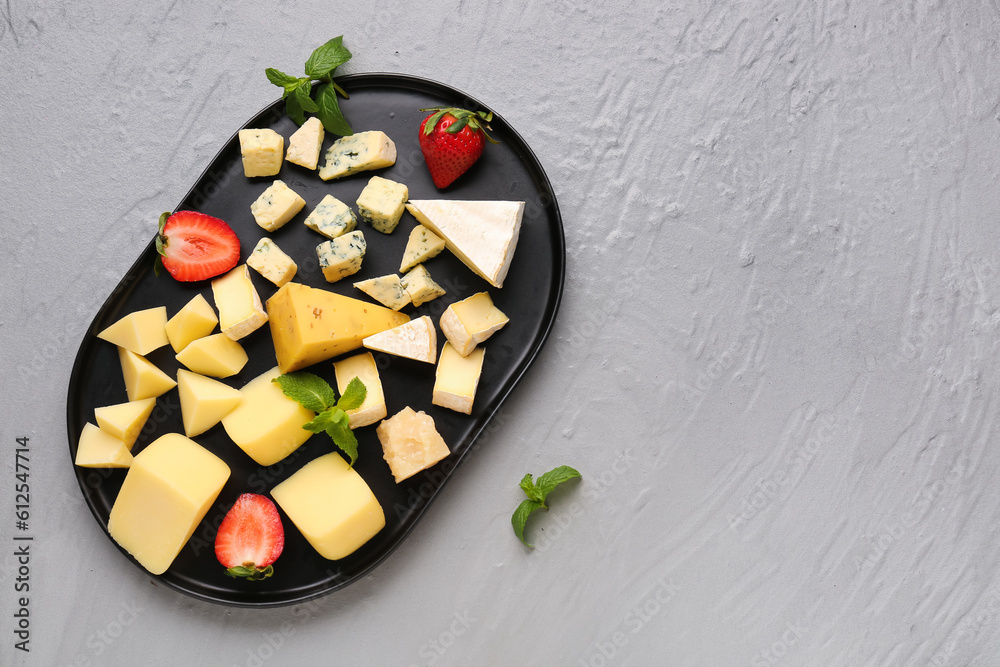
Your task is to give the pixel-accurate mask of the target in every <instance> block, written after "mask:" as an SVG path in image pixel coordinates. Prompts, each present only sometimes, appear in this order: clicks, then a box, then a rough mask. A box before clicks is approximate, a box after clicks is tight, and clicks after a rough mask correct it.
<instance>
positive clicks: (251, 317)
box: [212, 264, 267, 340]
mask: <svg viewBox="0 0 1000 667" xmlns="http://www.w3.org/2000/svg"><path fill="white" fill-rule="evenodd" d="M212 294H213V295H214V296H215V307H216V308H218V309H219V328H220V329H222V333H224V334H226V335H227V336H229V337H230V338H232V339H233V340H239V339H241V338H243V337H245V336H248V335H250V334H251V333H253V332H254V331H256V330H257V329H259V328H260V327H262V326H264V323H265V322H267V313H265V312H264V308H263V307H262V306H261V303H260V295H258V294H257V290H256V289H255V288H254V286H253V282H251V281H250V269H249V267H247V265H246V264H241V265H240V266H237V267H236V268H234V269H232V270H231V271H229V272H228V273H226V274H225V275H223V276H219V277H218V278H216V279H215V280H213V281H212Z"/></svg>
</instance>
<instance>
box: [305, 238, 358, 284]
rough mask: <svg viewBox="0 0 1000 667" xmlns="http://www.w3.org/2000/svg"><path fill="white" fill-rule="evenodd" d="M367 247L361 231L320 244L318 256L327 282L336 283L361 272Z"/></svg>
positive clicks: (317, 248)
mask: <svg viewBox="0 0 1000 667" xmlns="http://www.w3.org/2000/svg"><path fill="white" fill-rule="evenodd" d="M367 247H368V244H367V243H366V242H365V235H364V234H363V233H361V232H360V231H355V232H351V233H350V234H344V235H343V236H338V237H337V238H335V239H330V240H329V241H324V242H323V243H320V244H319V245H318V246H316V256H317V257H318V258H319V268H320V269H322V271H323V277H324V278H326V280H327V282H330V283H335V282H337V281H338V280H340V279H341V278H346V277H347V276H350V275H353V274H355V273H357V272H358V271H360V270H361V262H362V260H364V258H365V250H366V249H367Z"/></svg>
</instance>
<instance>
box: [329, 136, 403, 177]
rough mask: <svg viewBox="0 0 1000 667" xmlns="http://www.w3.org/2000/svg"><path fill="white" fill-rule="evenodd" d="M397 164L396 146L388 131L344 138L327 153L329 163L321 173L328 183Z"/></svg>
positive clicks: (335, 143)
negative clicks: (360, 172) (387, 133)
mask: <svg viewBox="0 0 1000 667" xmlns="http://www.w3.org/2000/svg"><path fill="white" fill-rule="evenodd" d="M394 164H396V144H394V143H392V139H390V138H389V137H388V136H386V134H385V132H380V131H378V130H372V131H369V132H358V133H357V134H352V135H351V136H349V137H341V138H340V139H337V140H336V141H335V142H333V145H332V146H330V148H328V149H327V151H326V164H325V165H323V168H322V169H320V170H319V177H320V178H322V179H323V180H324V181H329V180H331V179H334V178H340V177H342V176H347V175H348V174H353V173H356V172H359V171H368V170H371V169H381V168H383V167H391V166H392V165H394Z"/></svg>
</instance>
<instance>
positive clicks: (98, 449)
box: [75, 423, 132, 468]
mask: <svg viewBox="0 0 1000 667" xmlns="http://www.w3.org/2000/svg"><path fill="white" fill-rule="evenodd" d="M75 463H76V465H78V466H80V467H81V468H128V467H129V466H130V465H132V454H131V453H130V452H129V450H128V447H126V446H125V443H124V442H122V441H121V440H119V439H118V438H116V437H115V436H113V435H111V434H110V433H108V432H106V431H102V430H101V429H100V428H98V427H97V426H94V425H93V424H90V423H87V424H84V425H83V431H81V432H80V441H79V442H78V443H77V445H76V460H75Z"/></svg>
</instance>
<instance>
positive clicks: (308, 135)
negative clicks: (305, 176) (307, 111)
mask: <svg viewBox="0 0 1000 667" xmlns="http://www.w3.org/2000/svg"><path fill="white" fill-rule="evenodd" d="M324 136H326V131H325V130H324V129H323V123H322V122H321V121H320V119H319V118H316V117H315V116H313V117H311V118H309V119H308V120H307V121H306V122H304V123H302V127H300V128H299V129H297V130H295V132H293V133H292V136H290V137H288V153H286V154H285V159H286V160H288V161H289V162H291V163H292V164H297V165H299V166H301V167H305V168H306V169H315V168H316V165H318V164H319V152H320V150H321V149H322V148H323V137H324Z"/></svg>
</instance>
